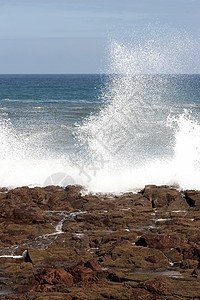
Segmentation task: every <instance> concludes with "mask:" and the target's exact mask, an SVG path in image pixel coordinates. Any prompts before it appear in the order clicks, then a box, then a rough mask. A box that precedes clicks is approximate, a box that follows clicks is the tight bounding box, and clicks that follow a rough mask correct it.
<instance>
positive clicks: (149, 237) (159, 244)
mask: <svg viewBox="0 0 200 300" xmlns="http://www.w3.org/2000/svg"><path fill="white" fill-rule="evenodd" d="M187 242H188V240H187V239H186V238H181V237H177V236H173V235H161V234H160V235H159V234H145V235H142V236H141V237H140V239H139V240H138V241H137V242H136V245H137V246H144V247H149V248H155V249H163V248H177V247H179V246H182V244H183V243H187Z"/></svg>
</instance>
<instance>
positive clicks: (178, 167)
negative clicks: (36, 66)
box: [0, 41, 200, 193]
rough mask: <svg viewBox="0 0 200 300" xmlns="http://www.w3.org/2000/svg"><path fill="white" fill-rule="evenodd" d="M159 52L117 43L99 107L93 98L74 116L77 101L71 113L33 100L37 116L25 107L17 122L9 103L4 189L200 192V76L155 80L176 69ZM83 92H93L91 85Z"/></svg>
mask: <svg viewBox="0 0 200 300" xmlns="http://www.w3.org/2000/svg"><path fill="white" fill-rule="evenodd" d="M154 46H155V45H154V44H153V46H152V45H151V44H150V43H148V44H145V45H141V44H138V45H137V46H133V45H130V44H128V45H125V44H123V43H118V42H116V41H113V42H112V43H111V47H110V69H109V73H110V74H111V75H107V76H106V78H105V79H104V81H103V85H101V87H100V88H99V90H98V98H99V99H100V100H99V102H98V101H96V102H95V107H96V106H97V102H98V108H94V103H93V102H92V100H91V102H87V101H83V100H82V101H78V100H76V105H75V104H74V105H75V106H74V110H73V111H74V112H75V111H76V115H75V117H73V111H72V106H73V99H72V100H71V102H70V100H69V101H68V106H67V109H68V114H67V115H66V111H65V114H64V113H63V111H62V105H64V104H63V103H64V102H62V101H61V102H62V103H60V102H59V101H58V100H54V101H48V102H47V101H46V102H42V101H38V100H37V101H35V102H34V101H31V111H30V107H29V106H28V107H27V105H29V103H28V104H27V102H26V101H24V102H23V103H22V106H23V107H21V115H20V118H19V117H17V116H18V115H17V114H15V108H14V105H15V102H14V101H19V100H16V99H11V100H10V99H9V98H5V97H4V98H3V100H2V103H3V104H2V106H1V114H0V186H1V187H9V188H12V187H19V186H25V185H28V186H46V185H51V184H54V185H60V186H66V185H68V184H81V185H83V186H84V187H85V190H86V191H87V192H95V193H121V192H127V191H137V190H139V189H142V188H144V186H145V185H147V184H156V185H172V186H175V187H176V188H178V189H180V190H181V189H184V190H185V189H200V120H199V112H200V98H199V95H200V92H199V89H200V76H199V75H184V74H180V75H175V74H174V75H173V74H171V75H166V74H165V75H157V74H158V73H159V72H161V71H163V73H165V71H168V73H171V71H172V69H171V67H170V68H169V61H168V60H167V58H168V56H167V55H166V53H165V52H164V51H162V52H160V51H159V49H157V48H155V47H154ZM173 59H174V58H173ZM176 59H177V56H176ZM177 61H178V60H177ZM174 64H175V63H174ZM144 65H145V66H146V70H147V74H145V75H144V74H142V71H143V68H141V66H143V67H144ZM170 65H171V64H170ZM165 66H167V68H164V67H165ZM175 71H176V69H175ZM74 78H75V77H74ZM88 78H89V77H87V80H89V79H88ZM91 78H92V75H91V77H90V80H91ZM34 80H35V79H34ZM40 80H41V77H38V78H37V81H38V82H40ZM46 80H47V79H46ZM49 80H52V78H51V79H49ZM66 80H67V79H66ZM84 80H85V79H84ZM65 84H66V81H65ZM76 88H77V91H78V85H77V86H76ZM93 88H94V89H95V85H94V86H93ZM26 89H27V86H26ZM71 89H72V88H71ZM73 89H74V86H73ZM84 89H85V91H86V92H87V93H89V91H88V87H87V82H86V84H85V85H84ZM73 91H74V90H73ZM42 92H43V91H42ZM188 94H190V99H189V100H188ZM7 96H9V95H7ZM75 99H76V96H75ZM9 101H11V102H12V101H13V102H12V107H10V108H9V109H8V111H6V109H7V106H8V105H7V103H9ZM74 101H75V100H74ZM44 103H45V104H44ZM20 105H21V104H20ZM58 105H60V106H58ZM87 106H90V110H88V108H87ZM47 107H48V109H50V110H48V115H46V116H45V117H44V108H45V109H46V108H47ZM11 109H12V111H11ZM25 109H26V118H25V117H24V115H25V113H24V111H25ZM35 111H37V113H35ZM39 112H41V113H40V114H39ZM35 116H37V117H35ZM52 116H54V118H55V120H59V121H58V122H57V121H56V122H53V121H51V119H53V117H52ZM55 116H56V117H55ZM66 119H67V120H70V123H67V121H66ZM59 122H60V123H59ZM58 123H59V129H58V128H57V127H58ZM30 124H31V125H30ZM47 125H48V126H47ZM56 126H57V127H56ZM30 128H31V129H30ZM36 129H37V130H36ZM59 130H60V131H59ZM58 131H59V132H58ZM66 144H67V146H66Z"/></svg>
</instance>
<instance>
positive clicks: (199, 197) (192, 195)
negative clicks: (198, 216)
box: [185, 190, 200, 209]
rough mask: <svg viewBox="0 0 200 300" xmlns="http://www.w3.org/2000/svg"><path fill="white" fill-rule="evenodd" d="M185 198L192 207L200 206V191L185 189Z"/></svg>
mask: <svg viewBox="0 0 200 300" xmlns="http://www.w3.org/2000/svg"><path fill="white" fill-rule="evenodd" d="M185 199H186V201H187V203H188V204H189V206H190V207H196V208H197V209H199V208H200V191H191V190H187V191H185Z"/></svg>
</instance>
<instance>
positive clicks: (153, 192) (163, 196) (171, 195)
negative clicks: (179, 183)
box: [142, 185, 188, 209]
mask: <svg viewBox="0 0 200 300" xmlns="http://www.w3.org/2000/svg"><path fill="white" fill-rule="evenodd" d="M142 195H143V196H144V197H146V198H147V199H148V200H150V201H151V203H152V207H153V208H162V207H164V206H169V205H171V206H173V208H174V209H175V207H176V206H178V208H179V209H182V208H185V207H188V205H187V203H186V201H185V199H184V198H183V196H182V194H181V193H180V192H179V191H177V190H176V189H174V188H171V187H169V186H159V187H158V186H155V185H147V186H145V188H144V190H143V191H142ZM172 202H176V205H172Z"/></svg>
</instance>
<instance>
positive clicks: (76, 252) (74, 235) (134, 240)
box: [0, 185, 200, 300]
mask: <svg viewBox="0 0 200 300" xmlns="http://www.w3.org/2000/svg"><path fill="white" fill-rule="evenodd" d="M82 189H83V188H82V187H81V186H68V187H66V188H65V189H63V188H60V187H57V186H49V187H45V188H38V187H36V188H28V187H22V188H16V189H13V190H7V189H1V192H0V225H1V226H0V231H1V234H0V298H1V299H19V300H23V299H28V300H29V299H30V300H31V299H41V300H42V299H69V300H72V299H73V300H75V299H77V300H78V299H80V300H82V299H95V300H98V299H138V300H139V299H145V300H146V299H158V300H159V299H200V229H199V228H200V192H198V191H191V190H190V191H189V190H188V191H181V192H180V191H178V190H176V189H175V188H173V187H169V186H159V187H158V186H154V185H151V186H146V187H145V188H144V189H143V190H142V191H140V192H138V193H125V194H122V195H118V196H116V195H91V194H87V195H84V194H83V193H82V192H81V191H82Z"/></svg>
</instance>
